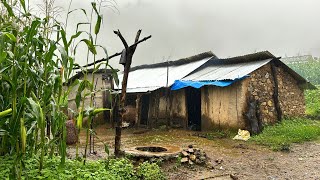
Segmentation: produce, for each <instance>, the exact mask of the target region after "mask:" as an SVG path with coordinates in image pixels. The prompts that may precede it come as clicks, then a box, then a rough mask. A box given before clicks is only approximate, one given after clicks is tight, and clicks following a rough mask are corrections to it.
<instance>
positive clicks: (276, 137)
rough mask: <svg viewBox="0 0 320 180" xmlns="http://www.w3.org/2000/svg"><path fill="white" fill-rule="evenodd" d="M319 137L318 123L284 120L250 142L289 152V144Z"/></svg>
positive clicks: (306, 120)
mask: <svg viewBox="0 0 320 180" xmlns="http://www.w3.org/2000/svg"><path fill="white" fill-rule="evenodd" d="M319 136H320V122H319V121H314V120H308V119H286V120H283V121H282V122H280V123H278V124H276V125H274V126H267V127H265V128H264V130H263V132H262V133H261V134H259V135H256V136H253V137H252V138H251V141H254V142H256V143H257V144H261V145H265V146H268V147H271V148H272V149H273V150H284V151H287V150H289V147H290V144H292V143H300V142H304V141H310V140H314V139H317V138H318V137H319Z"/></svg>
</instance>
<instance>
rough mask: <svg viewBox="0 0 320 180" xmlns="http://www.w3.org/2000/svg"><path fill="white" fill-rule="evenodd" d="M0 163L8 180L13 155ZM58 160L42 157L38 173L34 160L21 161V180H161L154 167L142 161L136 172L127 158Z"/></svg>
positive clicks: (154, 165)
mask: <svg viewBox="0 0 320 180" xmlns="http://www.w3.org/2000/svg"><path fill="white" fill-rule="evenodd" d="M2 158H3V159H2V160H1V161H0V177H1V178H3V179H9V178H11V179H12V177H13V176H11V174H13V171H12V170H11V169H10V168H11V167H12V164H13V163H14V159H15V158H14V157H13V156H8V155H7V156H3V157H2ZM59 158H60V157H53V158H51V159H50V158H47V157H45V164H44V168H43V169H42V171H41V172H39V167H38V160H39V158H38V157H33V158H28V159H25V160H23V161H22V162H23V166H24V170H23V172H22V179H61V180H62V179H63V180H64V179H108V180H113V179H114V180H118V179H129V180H137V179H140V178H144V179H165V177H164V175H163V174H162V172H161V169H160V168H159V166H158V165H156V164H150V163H148V162H144V163H143V164H141V165H140V166H139V167H137V170H135V168H134V166H133V165H132V163H131V162H130V161H129V160H128V159H110V160H105V161H88V162H87V163H86V165H83V162H80V161H76V160H67V161H66V164H65V166H64V167H60V166H59V163H60V159H59Z"/></svg>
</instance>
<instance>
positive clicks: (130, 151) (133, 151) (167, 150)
mask: <svg viewBox="0 0 320 180" xmlns="http://www.w3.org/2000/svg"><path fill="white" fill-rule="evenodd" d="M181 151H182V149H181V148H180V147H178V146H171V145H159V146H158V145H150V146H134V147H130V148H126V149H125V150H124V152H125V154H126V155H130V156H133V157H137V158H163V159H170V158H174V157H175V156H177V155H179V154H180V152H181Z"/></svg>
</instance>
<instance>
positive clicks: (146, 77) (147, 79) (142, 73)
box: [116, 56, 213, 92]
mask: <svg viewBox="0 0 320 180" xmlns="http://www.w3.org/2000/svg"><path fill="white" fill-rule="evenodd" d="M212 57H213V56H210V57H202V59H200V60H198V61H191V62H190V63H185V64H179V65H171V66H169V67H168V68H169V75H168V77H169V78H168V86H171V85H172V84H173V83H174V81H175V80H177V79H182V78H183V77H185V76H187V75H188V74H190V73H191V72H193V71H194V70H196V69H197V68H199V67H200V66H201V65H203V64H204V63H206V62H207V61H208V60H209V59H211V58H212ZM122 77H123V74H122V72H121V73H119V74H118V78H119V80H120V83H119V87H118V88H117V87H116V89H121V80H122ZM166 82H167V67H166V66H160V67H155V66H151V67H144V68H142V69H136V70H134V71H131V72H130V73H129V77H128V84H127V88H128V90H130V91H131V92H148V91H153V90H155V88H156V89H158V88H161V87H166V86H167V83H166Z"/></svg>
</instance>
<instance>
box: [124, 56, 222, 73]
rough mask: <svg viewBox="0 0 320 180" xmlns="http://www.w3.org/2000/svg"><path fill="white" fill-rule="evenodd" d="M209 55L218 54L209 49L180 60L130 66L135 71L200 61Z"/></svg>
mask: <svg viewBox="0 0 320 180" xmlns="http://www.w3.org/2000/svg"><path fill="white" fill-rule="evenodd" d="M209 57H216V55H215V54H214V53H213V52H212V51H207V52H203V53H200V54H197V55H193V56H189V57H186V58H180V59H178V60H174V61H168V62H160V63H154V64H143V65H139V66H135V67H132V68H130V71H135V70H138V69H146V68H157V67H166V66H168V65H169V66H178V65H182V64H187V63H191V62H195V61H200V60H202V59H204V58H209Z"/></svg>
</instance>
